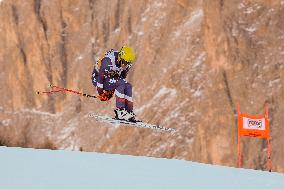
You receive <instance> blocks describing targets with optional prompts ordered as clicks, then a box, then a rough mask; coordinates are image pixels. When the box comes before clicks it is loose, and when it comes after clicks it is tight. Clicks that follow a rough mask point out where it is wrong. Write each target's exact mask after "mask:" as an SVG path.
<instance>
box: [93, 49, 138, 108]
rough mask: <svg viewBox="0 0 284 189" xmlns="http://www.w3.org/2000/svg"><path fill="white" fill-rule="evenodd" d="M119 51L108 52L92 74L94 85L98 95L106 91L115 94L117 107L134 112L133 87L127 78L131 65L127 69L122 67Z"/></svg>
mask: <svg viewBox="0 0 284 189" xmlns="http://www.w3.org/2000/svg"><path fill="white" fill-rule="evenodd" d="M118 53H119V51H115V50H110V51H108V52H107V53H106V54H105V56H104V57H103V59H102V60H101V65H100V66H98V62H97V63H96V65H95V67H94V71H93V73H92V83H93V85H94V86H95V87H96V88H97V91H98V94H99V95H102V94H103V93H104V91H106V92H112V94H113V92H114V94H115V96H116V107H117V108H125V109H126V110H127V111H128V112H131V111H133V100H132V85H131V84H130V83H128V82H127V81H126V80H125V78H126V76H127V74H128V71H129V69H130V67H131V65H128V66H127V67H126V68H125V69H123V68H122V67H121V66H120V63H119V61H118V60H117V59H118Z"/></svg>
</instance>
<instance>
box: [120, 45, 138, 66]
mask: <svg viewBox="0 0 284 189" xmlns="http://www.w3.org/2000/svg"><path fill="white" fill-rule="evenodd" d="M120 59H122V60H124V61H126V62H128V63H132V62H133V61H134V60H135V52H134V50H133V49H132V48H131V47H128V46H123V47H122V48H121V49H120V51H119V57H118V60H120Z"/></svg>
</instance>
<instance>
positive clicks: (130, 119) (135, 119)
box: [128, 111, 142, 123]
mask: <svg viewBox="0 0 284 189" xmlns="http://www.w3.org/2000/svg"><path fill="white" fill-rule="evenodd" d="M128 114H129V115H130V118H129V119H128V121H130V122H134V123H137V122H142V121H141V120H139V119H137V117H136V115H135V114H134V112H133V111H131V112H128Z"/></svg>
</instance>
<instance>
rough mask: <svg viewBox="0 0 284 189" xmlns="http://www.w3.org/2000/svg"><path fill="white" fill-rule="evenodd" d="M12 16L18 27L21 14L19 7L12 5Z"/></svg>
mask: <svg viewBox="0 0 284 189" xmlns="http://www.w3.org/2000/svg"><path fill="white" fill-rule="evenodd" d="M12 15H13V18H14V22H15V23H16V25H19V14H18V10H17V7H16V6H15V5H12Z"/></svg>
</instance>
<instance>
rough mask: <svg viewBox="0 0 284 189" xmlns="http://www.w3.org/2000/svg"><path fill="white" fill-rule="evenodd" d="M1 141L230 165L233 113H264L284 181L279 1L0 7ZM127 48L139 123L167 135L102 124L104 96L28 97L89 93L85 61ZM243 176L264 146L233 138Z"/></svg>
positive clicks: (283, 36)
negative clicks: (62, 90)
mask: <svg viewBox="0 0 284 189" xmlns="http://www.w3.org/2000/svg"><path fill="white" fill-rule="evenodd" d="M0 20H1V22H0V78H1V79H0V86H1V87H0V94H1V99H0V120H1V122H0V144H1V145H7V146H22V147H33V148H50V149H71V150H83V151H96V152H107V153H119V154H131V155H142V156H154V157H165V158H177V159H186V160H192V161H198V162H205V163H212V164H220V165H227V166H236V162H237V158H236V157H237V156H236V154H237V117H236V110H235V107H236V105H237V103H238V102H239V103H240V105H241V110H242V111H243V112H246V113H248V114H257V115H258V114H263V113H264V110H263V109H264V106H265V104H268V106H269V113H270V114H269V118H270V125H271V149H272V151H271V157H272V162H273V171H279V172H284V148H281V147H280V146H281V145H283V144H284V138H283V137H282V135H283V134H284V127H283V126H282V125H283V124H284V117H283V116H282V112H284V100H283V99H284V88H283V85H282V82H283V79H284V78H283V77H284V62H283V60H284V59H283V58H284V1H283V0H273V1H272V0H242V1H239V0H230V1H224V0H216V1H211V0H202V1H201V0H157V1H146V0H145V1H140V0H135V1H132V0H112V1H103V0H96V1H95V0H89V1H79V0H77V1H76V0H74V1H71V0H52V1H50V0H34V1H32V0H30V1H20V0H2V1H0ZM123 44H129V45H130V46H132V47H134V48H135V50H136V52H137V56H138V58H137V61H136V63H135V65H134V66H133V69H132V70H131V72H130V74H129V75H128V80H129V81H130V82H131V83H132V84H133V86H134V100H135V110H136V113H137V114H138V116H139V117H140V118H141V119H143V120H145V121H147V122H151V123H153V124H160V125H163V126H165V127H174V128H176V129H177V130H178V131H177V132H176V133H174V134H171V133H159V132H153V131H152V130H148V129H138V128H132V127H131V128H130V127H118V128H115V127H112V126H110V125H106V124H102V123H98V122H96V121H95V120H94V119H92V118H89V117H88V113H91V112H95V113H97V114H102V115H104V114H108V115H111V114H113V112H112V111H113V108H114V99H112V100H111V101H109V102H98V101H96V100H93V99H89V98H83V97H79V96H77V95H72V94H54V95H36V93H35V91H37V90H40V91H45V90H49V89H48V84H50V83H53V84H56V85H59V86H63V87H68V88H71V89H74V90H79V91H84V92H86V93H91V94H95V89H94V87H93V86H92V83H91V80H90V77H91V73H92V69H93V66H94V61H95V60H96V59H97V58H99V57H100V56H101V55H102V53H104V51H106V50H107V49H110V48H114V49H119V48H120V47H121V46H122V45H123ZM242 148H243V149H242V151H243V160H244V161H243V164H244V167H246V168H254V169H265V168H266V164H265V162H266V151H267V147H266V143H265V141H264V140H262V139H254V138H250V139H248V138H244V139H242Z"/></svg>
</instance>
